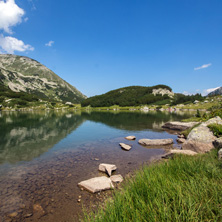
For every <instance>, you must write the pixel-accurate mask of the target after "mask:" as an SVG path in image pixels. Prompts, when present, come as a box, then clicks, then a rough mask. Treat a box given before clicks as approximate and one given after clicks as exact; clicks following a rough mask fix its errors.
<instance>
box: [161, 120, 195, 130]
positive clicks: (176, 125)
mask: <svg viewBox="0 0 222 222" xmlns="http://www.w3.org/2000/svg"><path fill="white" fill-rule="evenodd" d="M197 124H198V122H187V123H184V122H176V121H175V122H167V123H165V124H164V125H163V126H162V128H167V129H171V130H181V131H182V130H186V129H189V128H191V127H193V126H195V125H197Z"/></svg>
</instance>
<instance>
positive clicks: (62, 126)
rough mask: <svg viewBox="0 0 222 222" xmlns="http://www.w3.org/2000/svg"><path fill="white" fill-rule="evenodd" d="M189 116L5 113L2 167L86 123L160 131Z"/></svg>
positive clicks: (0, 129) (0, 131)
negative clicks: (164, 126)
mask: <svg viewBox="0 0 222 222" xmlns="http://www.w3.org/2000/svg"><path fill="white" fill-rule="evenodd" d="M189 116H190V114H183V113H182V114H180V115H179V114H178V113H170V112H166V113H164V112H148V113H142V112H88V113H87V112H82V113H81V112H65V111H63V112H62V111H58V112H53V111H39V112H2V113H0V141H1V142H0V164H3V163H11V164H13V163H16V162H19V161H30V160H32V159H33V158H36V157H39V156H40V155H41V154H43V153H45V152H47V151H48V150H49V149H51V148H52V147H53V146H54V145H55V144H57V143H58V142H60V141H61V140H62V139H63V138H65V137H67V136H68V135H69V134H70V133H71V132H73V131H75V130H76V129H77V128H78V127H79V126H80V125H81V124H83V122H85V121H87V120H88V121H92V122H95V123H102V124H105V125H107V126H109V127H111V128H115V129H119V130H128V131H141V130H145V129H152V130H154V131H161V125H162V124H163V123H164V122H167V121H170V120H172V119H173V120H180V119H182V118H186V117H189ZM95 130H96V129H95ZM92 133H93V132H92ZM82 136H84V135H82Z"/></svg>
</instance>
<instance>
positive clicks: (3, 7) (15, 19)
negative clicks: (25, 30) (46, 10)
mask: <svg viewBox="0 0 222 222" xmlns="http://www.w3.org/2000/svg"><path fill="white" fill-rule="evenodd" d="M24 14H25V11H24V10H23V9H22V8H19V7H18V5H16V3H15V1H14V0H6V1H5V0H3V1H2V0H0V29H3V30H4V31H5V32H7V33H10V34H11V33H12V30H11V29H10V27H12V26H15V25H17V24H19V23H21V22H22V16H23V15H24Z"/></svg>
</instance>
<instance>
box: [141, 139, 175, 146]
mask: <svg viewBox="0 0 222 222" xmlns="http://www.w3.org/2000/svg"><path fill="white" fill-rule="evenodd" d="M139 144H141V145H144V146H164V145H170V144H173V139H140V140H139Z"/></svg>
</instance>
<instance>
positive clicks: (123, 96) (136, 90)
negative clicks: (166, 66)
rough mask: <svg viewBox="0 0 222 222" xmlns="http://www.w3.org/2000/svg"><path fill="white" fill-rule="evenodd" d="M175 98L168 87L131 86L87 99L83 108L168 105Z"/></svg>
mask: <svg viewBox="0 0 222 222" xmlns="http://www.w3.org/2000/svg"><path fill="white" fill-rule="evenodd" d="M173 96H174V93H173V92H172V89H171V88H170V87H169V86H166V85H156V86H152V87H146V86H129V87H124V88H120V89H116V90H112V91H109V92H107V93H105V94H102V95H98V96H93V97H90V98H87V99H85V100H84V101H83V102H82V106H89V105H90V106H92V107H106V106H112V105H119V106H136V105H142V104H157V105H162V104H167V103H170V99H171V98H172V97H173Z"/></svg>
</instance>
